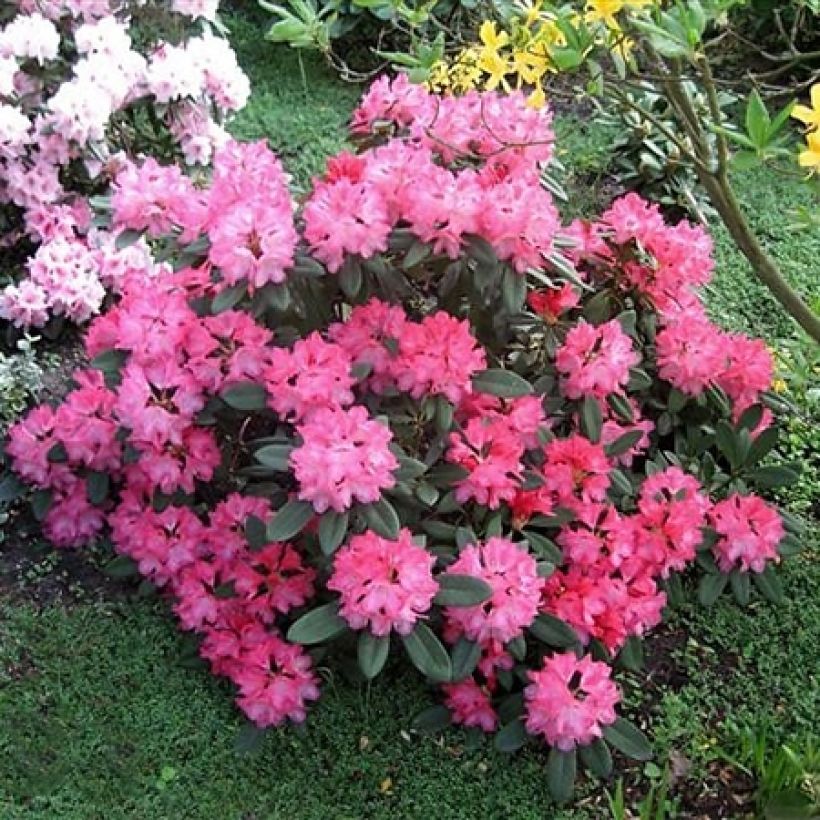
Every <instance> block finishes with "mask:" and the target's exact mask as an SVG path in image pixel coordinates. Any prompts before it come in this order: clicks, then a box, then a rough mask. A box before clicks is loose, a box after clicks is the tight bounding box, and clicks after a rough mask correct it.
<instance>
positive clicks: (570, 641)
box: [529, 613, 578, 649]
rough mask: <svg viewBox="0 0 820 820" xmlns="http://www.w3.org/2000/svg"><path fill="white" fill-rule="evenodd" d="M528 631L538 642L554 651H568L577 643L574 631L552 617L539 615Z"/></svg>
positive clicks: (544, 614)
mask: <svg viewBox="0 0 820 820" xmlns="http://www.w3.org/2000/svg"><path fill="white" fill-rule="evenodd" d="M529 629H530V632H531V633H532V634H533V635H534V636H535V637H536V638H537V639H538V640H539V641H541V642H542V643H545V644H547V646H553V647H555V648H556V649H569V648H570V647H572V646H575V645H576V644H577V643H578V636H577V635H576V634H575V630H574V629H573V628H572V627H571V626H569V624H565V623H564V622H563V621H562V620H560V619H559V618H556V617H555V616H554V615H548V614H546V613H543V614H541V615H539V616H538V617H537V618H536V619H535V620H534V621H533V622H532V624H531V625H530V628H529Z"/></svg>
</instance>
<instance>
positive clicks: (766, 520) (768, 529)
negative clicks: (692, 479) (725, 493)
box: [709, 493, 785, 572]
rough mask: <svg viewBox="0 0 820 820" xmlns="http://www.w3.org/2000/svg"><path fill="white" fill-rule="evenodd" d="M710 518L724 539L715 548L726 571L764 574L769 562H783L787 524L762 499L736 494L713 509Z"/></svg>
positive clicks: (723, 569) (713, 549)
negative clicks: (780, 553)
mask: <svg viewBox="0 0 820 820" xmlns="http://www.w3.org/2000/svg"><path fill="white" fill-rule="evenodd" d="M709 518H710V523H711V526H712V527H713V529H714V530H715V531H716V532H717V533H718V535H720V536H722V537H721V538H720V539H719V540H718V541H717V543H716V544H715V545H714V546H713V547H712V551H713V552H714V554H715V558H716V559H717V563H718V566H719V567H720V569H721V571H722V572H731V571H732V570H735V569H739V570H740V571H741V572H763V570H764V569H766V564H767V563H768V562H770V561H771V562H773V563H777V562H778V561H779V560H780V555H779V553H778V551H777V547H778V544H779V543H780V542H781V541H782V539H783V536H784V534H785V531H784V528H783V521H782V519H781V518H780V515H779V514H778V513H777V511H776V510H775V509H774V508H773V507H772V506H770V505H769V504H767V503H766V502H765V501H764V500H763V499H762V498H760V497H759V496H756V495H738V494H737V493H733V494H732V495H730V496H729V497H728V498H727V499H726V500H725V501H719V502H718V503H717V504H715V505H714V507H712V510H711V512H710V514H709Z"/></svg>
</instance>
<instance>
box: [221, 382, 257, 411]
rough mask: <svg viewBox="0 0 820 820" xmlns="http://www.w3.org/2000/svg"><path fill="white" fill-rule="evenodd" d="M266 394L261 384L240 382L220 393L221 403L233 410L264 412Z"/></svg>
mask: <svg viewBox="0 0 820 820" xmlns="http://www.w3.org/2000/svg"><path fill="white" fill-rule="evenodd" d="M267 399H268V394H267V393H266V392H265V388H264V387H262V385H261V384H255V383H254V382H241V383H240V384H235V385H233V386H232V387H229V388H228V389H227V390H226V391H225V392H224V393H222V401H224V402H225V404H227V405H228V407H233V409H234V410H264V409H265V406H266V405H267Z"/></svg>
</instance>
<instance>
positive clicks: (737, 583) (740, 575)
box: [729, 570, 752, 606]
mask: <svg viewBox="0 0 820 820" xmlns="http://www.w3.org/2000/svg"><path fill="white" fill-rule="evenodd" d="M729 582H730V584H731V586H732V593H733V594H734V596H735V600H736V601H737V602H738V603H739V604H740V605H741V606H747V605H748V603H749V598H750V596H751V592H752V579H751V578H750V577H749V573H748V572H741V571H740V570H734V571H733V572H732V574H731V575H730V576H729Z"/></svg>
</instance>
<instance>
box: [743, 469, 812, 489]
mask: <svg viewBox="0 0 820 820" xmlns="http://www.w3.org/2000/svg"><path fill="white" fill-rule="evenodd" d="M748 478H749V481H751V482H752V483H754V484H756V485H757V486H758V487H759V488H760V489H762V490H771V489H774V488H775V487H788V486H790V485H792V484H794V483H795V482H796V481H799V479H800V476H799V475H798V473H797V472H795V471H794V470H792V469H791V468H790V467H785V466H782V465H778V464H771V465H767V466H766V467H758V468H757V469H756V470H752V471H751V472H750V473H748Z"/></svg>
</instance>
